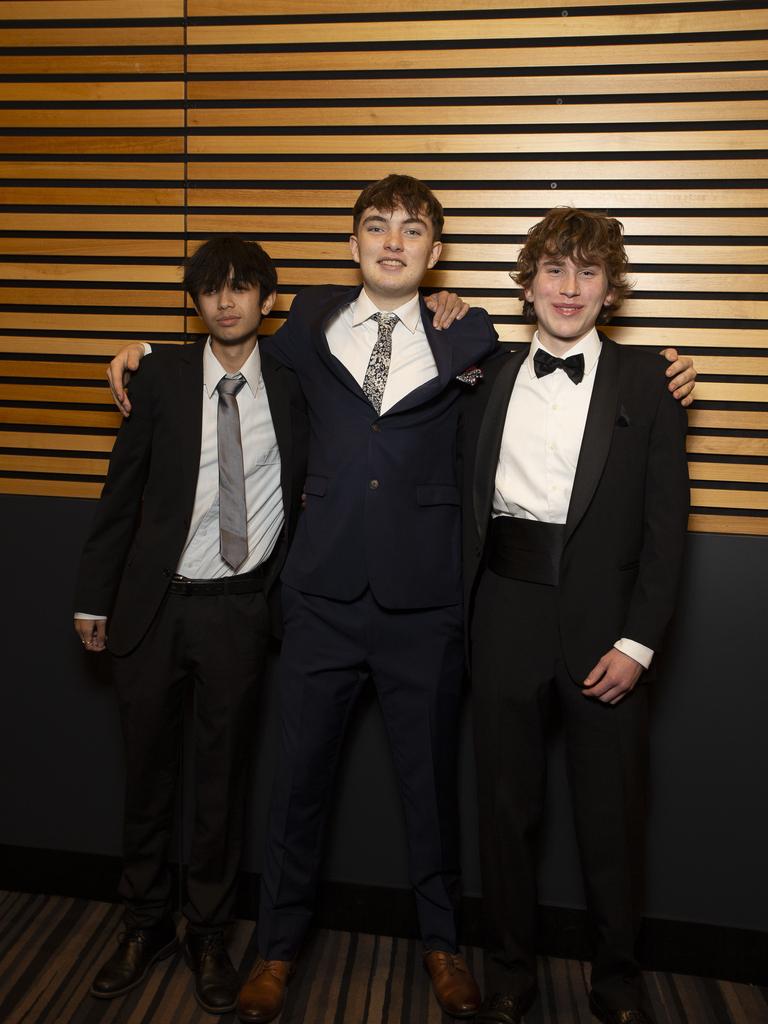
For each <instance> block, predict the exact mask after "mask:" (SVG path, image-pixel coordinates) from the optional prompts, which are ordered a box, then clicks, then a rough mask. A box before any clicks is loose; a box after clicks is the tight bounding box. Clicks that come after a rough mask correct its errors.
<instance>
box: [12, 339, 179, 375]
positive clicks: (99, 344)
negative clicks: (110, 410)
mask: <svg viewBox="0 0 768 1024" xmlns="http://www.w3.org/2000/svg"><path fill="white" fill-rule="evenodd" d="M141 340H143V339H141V338H121V339H116V338H55V337H50V338H34V337H25V336H24V335H0V352H11V353H18V354H19V355H21V354H29V355H32V354H35V355H69V356H105V357H108V358H110V359H111V357H112V356H113V355H114V354H115V352H117V350H118V349H120V348H122V347H123V345H130V344H131V343H132V342H135V341H141ZM172 344H177V342H176V341H175V340H174V339H169V340H165V339H164V340H163V345H172ZM178 344H183V342H178ZM1 366H2V361H0V367H1ZM104 366H105V367H106V360H105V363H104Z"/></svg>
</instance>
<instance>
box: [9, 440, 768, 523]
mask: <svg viewBox="0 0 768 1024" xmlns="http://www.w3.org/2000/svg"><path fill="white" fill-rule="evenodd" d="M0 436H1V435H0ZM688 475H689V476H690V478H691V480H694V481H708V480H718V481H720V480H733V481H736V482H738V483H745V484H768V465H755V464H752V463H744V462H722V463H721V462H689V463H688ZM760 507H763V506H760Z"/></svg>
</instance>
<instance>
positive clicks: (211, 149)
mask: <svg viewBox="0 0 768 1024" xmlns="http://www.w3.org/2000/svg"><path fill="white" fill-rule="evenodd" d="M0 141H2V140H0ZM11 141H12V142H13V143H14V144H15V143H16V142H17V141H18V142H19V143H20V142H22V141H24V142H26V143H29V144H34V145H35V146H37V145H38V144H41V145H42V144H43V143H52V142H57V143H58V142H59V141H60V140H58V139H55V138H54V137H49V138H46V139H34V138H33V139H24V140H16V139H13V140H11ZM69 141H70V140H67V142H69ZM87 141H88V143H89V144H91V143H92V144H93V145H94V148H93V149H91V150H83V152H101V151H104V152H113V150H111V149H100V148H99V147H102V146H105V145H107V143H111V142H114V141H115V140H113V139H88V140H87ZM159 141H162V142H164V143H167V144H170V143H171V142H172V141H174V140H171V139H164V140H159ZM349 143H350V140H349V136H347V135H190V136H189V139H188V151H189V153H190V154H191V155H200V154H206V153H213V154H215V153H237V154H241V153H242V154H250V153H275V154H277V155H285V156H289V155H291V154H295V153H307V154H314V153H317V154H319V155H320V156H323V155H330V154H334V153H347V152H349V148H350V145H349ZM766 147H768V131H766V130H764V129H758V128H750V129H742V130H739V131H730V130H729V131H726V130H722V131H674V132H671V131H667V132H660V131H634V132H622V131H613V132H610V131H608V132H575V133H569V132H557V133H536V134H526V133H525V132H520V133H516V134H511V133H503V132H498V133H497V132H493V133H484V134H478V135H464V134H462V135H456V134H427V133H420V134H418V135H389V134H380V133H376V134H374V135H357V136H355V144H354V149H355V152H356V153H359V154H366V153H398V154H400V153H402V154H411V153H418V154H422V153H435V154H456V153H472V154H477V155H482V154H483V153H497V154H513V153H515V154H516V153H558V154H560V153H598V152H599V153H622V154H624V153H654V152H662V153H663V152H665V151H669V150H674V151H678V152H681V153H684V152H696V151H701V150H705V151H708V152H711V151H712V150H721V151H723V152H736V151H738V150H751V149H762V148H766ZM4 151H5V152H22V153H27V152H29V153H31V152H40V150H39V149H31V148H27V147H26V146H20V147H19V148H18V149H4ZM50 151H51V152H56V151H57V150H56V149H53V148H51V150H50ZM76 151H80V150H79V148H78V149H77V150H76ZM156 151H158V152H175V150H163V149H160V150H156ZM507 171H508V169H507Z"/></svg>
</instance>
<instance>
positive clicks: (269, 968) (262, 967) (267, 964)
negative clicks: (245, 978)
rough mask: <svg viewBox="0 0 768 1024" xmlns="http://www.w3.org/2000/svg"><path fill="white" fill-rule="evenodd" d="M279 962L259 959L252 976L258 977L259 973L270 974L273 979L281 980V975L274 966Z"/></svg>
mask: <svg viewBox="0 0 768 1024" xmlns="http://www.w3.org/2000/svg"><path fill="white" fill-rule="evenodd" d="M281 962H282V961H280V960H260V961H259V963H258V964H257V965H256V968H255V970H254V972H253V976H254V977H258V976H259V975H260V974H271V975H272V977H273V978H274V979H275V981H282V976H281V974H280V972H279V971H278V970H277V969H276V966H275V965H276V964H279V963H281Z"/></svg>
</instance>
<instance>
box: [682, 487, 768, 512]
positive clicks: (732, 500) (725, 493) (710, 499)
mask: <svg viewBox="0 0 768 1024" xmlns="http://www.w3.org/2000/svg"><path fill="white" fill-rule="evenodd" d="M691 504H692V505H700V506H705V507H707V508H748V509H768V491H735V490H734V491H731V490H715V489H714V488H706V487H692V488H691Z"/></svg>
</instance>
